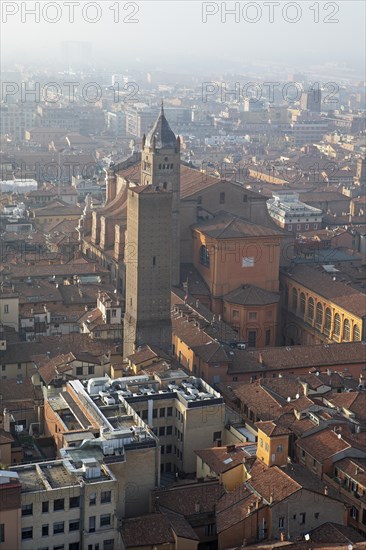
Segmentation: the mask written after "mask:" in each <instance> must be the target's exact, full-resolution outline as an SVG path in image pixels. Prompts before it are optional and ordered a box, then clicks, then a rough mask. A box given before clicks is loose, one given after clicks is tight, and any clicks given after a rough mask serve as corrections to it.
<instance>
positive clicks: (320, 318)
mask: <svg viewBox="0 0 366 550" xmlns="http://www.w3.org/2000/svg"><path fill="white" fill-rule="evenodd" d="M322 324H323V306H322V305H321V303H320V302H318V303H317V304H316V326H317V327H318V328H321V326H322Z"/></svg>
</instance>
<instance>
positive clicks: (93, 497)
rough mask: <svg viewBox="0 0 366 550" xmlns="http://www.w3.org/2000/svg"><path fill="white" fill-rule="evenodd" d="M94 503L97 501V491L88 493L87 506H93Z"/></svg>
mask: <svg viewBox="0 0 366 550" xmlns="http://www.w3.org/2000/svg"><path fill="white" fill-rule="evenodd" d="M96 503H97V493H90V495H89V506H95V504H96Z"/></svg>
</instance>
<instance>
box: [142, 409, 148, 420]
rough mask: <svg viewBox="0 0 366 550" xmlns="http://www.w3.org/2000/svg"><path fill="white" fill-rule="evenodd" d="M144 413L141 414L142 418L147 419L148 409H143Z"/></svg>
mask: <svg viewBox="0 0 366 550" xmlns="http://www.w3.org/2000/svg"><path fill="white" fill-rule="evenodd" d="M141 412H142V414H141V418H142V420H147V409H144V410H143V411H141Z"/></svg>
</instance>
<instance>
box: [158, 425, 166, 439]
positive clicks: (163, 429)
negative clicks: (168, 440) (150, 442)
mask: <svg viewBox="0 0 366 550" xmlns="http://www.w3.org/2000/svg"><path fill="white" fill-rule="evenodd" d="M164 435H165V426H160V428H159V437H163V436H164Z"/></svg>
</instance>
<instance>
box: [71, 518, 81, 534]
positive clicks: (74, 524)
mask: <svg viewBox="0 0 366 550" xmlns="http://www.w3.org/2000/svg"><path fill="white" fill-rule="evenodd" d="M79 529H80V522H79V520H78V519H73V520H71V521H70V522H69V531H79Z"/></svg>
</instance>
